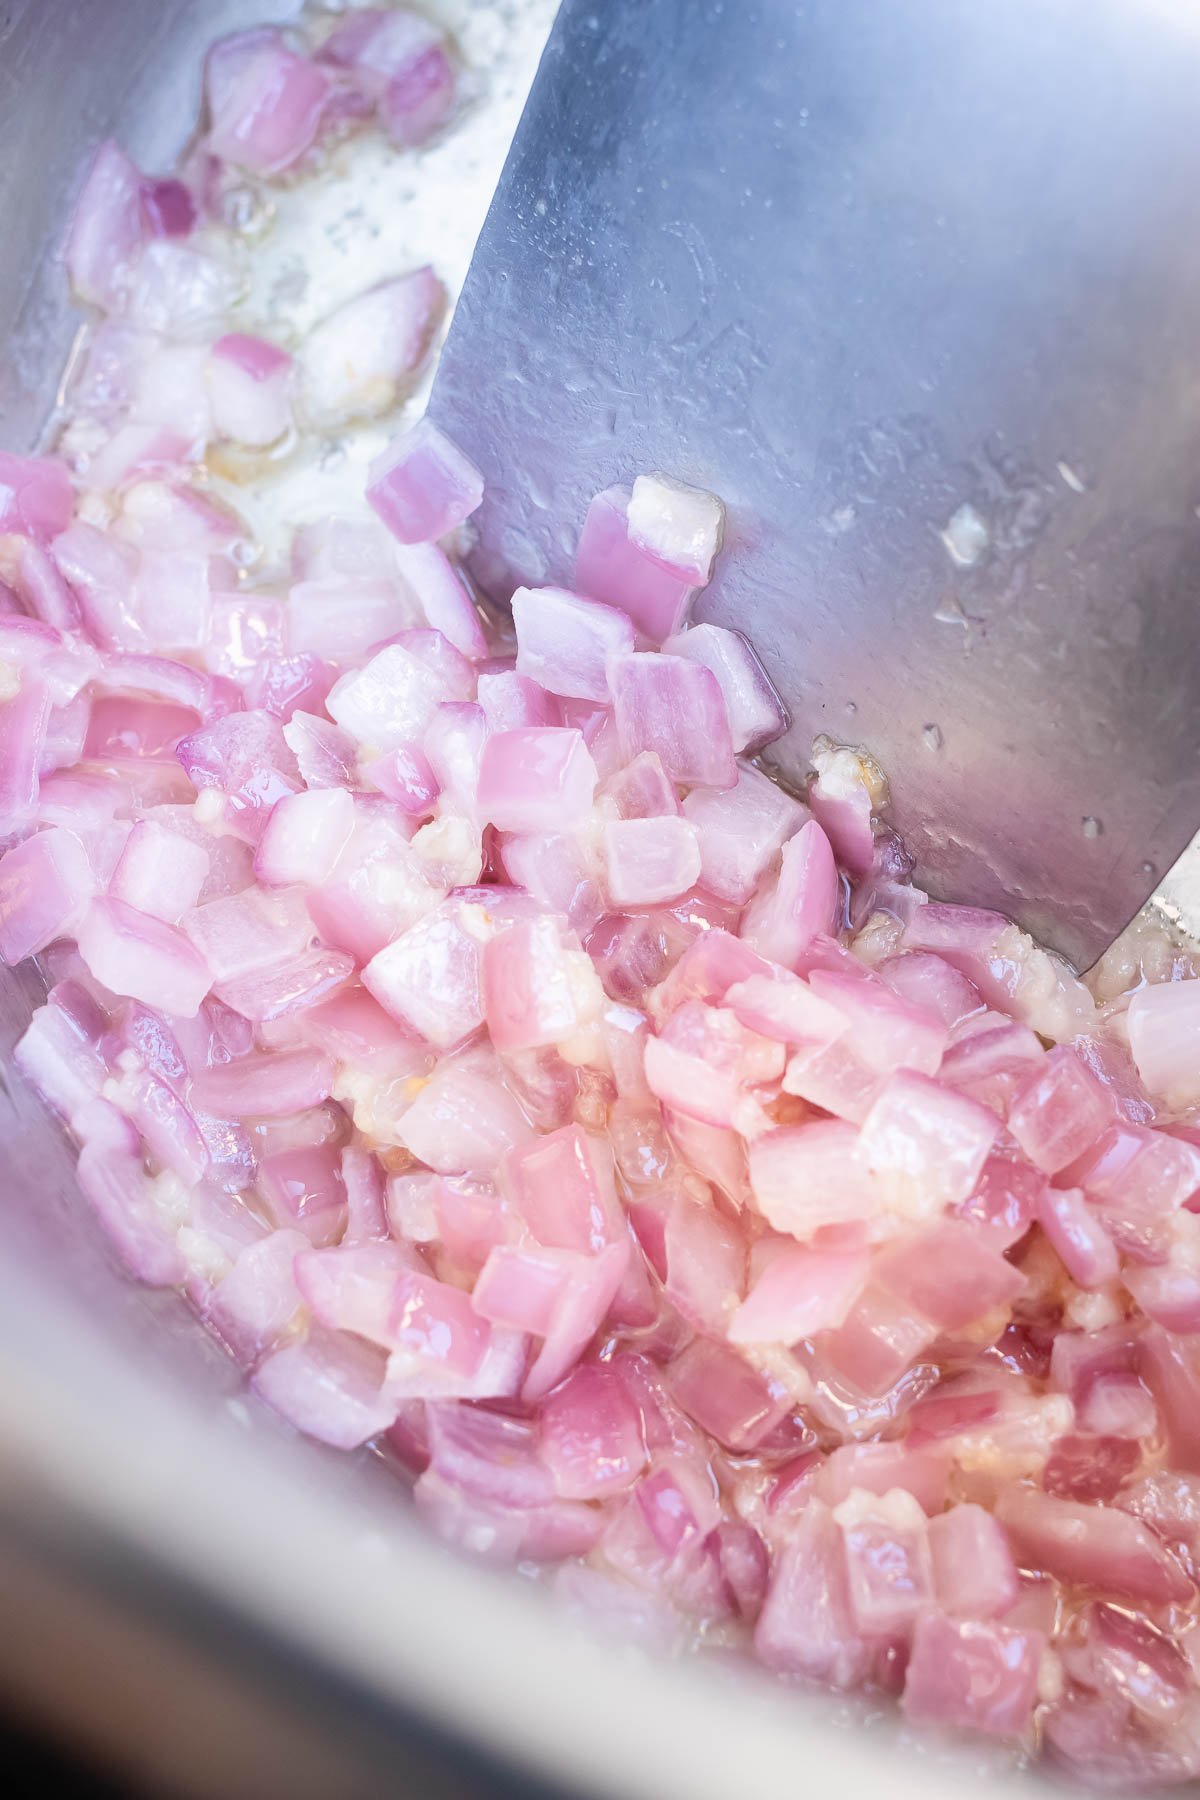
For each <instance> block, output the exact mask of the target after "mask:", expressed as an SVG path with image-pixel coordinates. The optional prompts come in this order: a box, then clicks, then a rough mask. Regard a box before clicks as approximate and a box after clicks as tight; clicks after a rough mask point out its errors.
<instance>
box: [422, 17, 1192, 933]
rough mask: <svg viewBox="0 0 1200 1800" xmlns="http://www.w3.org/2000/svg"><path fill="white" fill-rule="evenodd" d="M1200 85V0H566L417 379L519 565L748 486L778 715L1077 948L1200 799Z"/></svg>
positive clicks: (503, 546) (946, 883)
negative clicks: (855, 768) (859, 760)
mask: <svg viewBox="0 0 1200 1800" xmlns="http://www.w3.org/2000/svg"><path fill="white" fill-rule="evenodd" d="M1198 88H1200V13H1198V11H1197V8H1196V7H1195V6H1193V5H1191V4H1190V3H1188V0H996V3H993V4H988V5H979V4H970V3H969V0H887V4H885V5H881V4H880V3H879V0H736V3H734V0H653V4H646V3H645V0H603V4H597V3H596V0H566V4H565V5H564V6H563V8H562V10H561V12H560V15H559V21H558V24H557V26H556V28H555V32H554V35H553V37H552V39H551V45H550V49H549V51H548V53H547V55H546V57H545V59H544V61H543V64H542V70H541V73H540V76H539V79H538V82H537V85H536V86H535V89H534V92H533V95H532V97H531V101H530V104H529V106H528V107H527V109H526V113H525V116H524V119H523V121H522V125H521V128H520V132H519V134H518V137H517V141H516V144H515V146H514V149H513V151H512V154H511V157H510V160H509V163H508V166H507V169H506V172H505V175H504V178H503V181H502V183H501V187H500V190H499V193H498V195H497V198H496V201H495V202H494V205H493V208H492V212H491V214H490V216H489V219H488V223H487V226H486V228H485V231H484V234H483V237H482V238H481V240H480V244H479V247H478V249H477V252H476V257H475V262H474V264H473V267H472V273H471V277H470V279H469V281H468V284H467V288H466V291H465V293H464V297H463V300H462V302H461V303H460V306H459V310H458V313H457V315H456V320H455V324H454V327H453V330H452V333H451V336H450V340H449V345H448V347H447V350H446V352H445V355H444V358H443V361H442V365H441V370H440V373H439V376H438V380H437V383H436V386H435V391H434V398H433V408H432V409H433V411H434V415H435V417H437V418H438V419H439V420H440V421H441V422H442V423H443V424H444V425H445V426H446V428H447V429H448V430H449V431H450V432H451V433H452V435H453V436H454V437H456V438H457V439H458V441H460V442H461V443H462V444H463V445H464V447H465V448H466V449H467V450H468V451H469V452H470V454H471V455H472V456H473V457H474V458H475V459H476V460H477V461H478V462H479V464H480V466H481V467H482V469H483V471H484V474H485V476H486V478H487V483H488V495H487V500H486V502H485V507H484V511H483V514H482V516H481V531H482V541H481V545H480V549H479V552H478V554H477V568H478V570H479V572H480V575H481V578H482V579H483V580H484V581H485V583H486V584H488V585H490V586H492V587H493V588H495V589H499V590H501V591H502V590H504V588H505V587H506V586H508V587H511V585H512V583H513V582H514V581H515V580H534V581H536V580H546V579H550V580H563V579H566V578H568V577H569V574H570V567H571V552H572V548H573V532H572V531H570V530H566V531H565V530H564V521H566V522H568V525H569V526H577V524H578V522H579V521H580V520H581V519H582V516H583V512H584V509H585V507H586V504H587V501H588V498H589V497H590V495H591V494H593V493H594V492H596V491H597V490H599V489H601V488H604V487H607V486H609V485H611V484H613V483H615V482H620V481H628V480H629V479H630V478H631V477H632V476H633V475H634V474H635V473H637V472H639V471H642V470H647V469H666V470H668V471H670V472H672V473H673V474H675V475H677V476H679V477H680V478H682V479H684V480H686V481H692V482H696V483H698V484H699V485H701V486H704V487H710V488H713V489H715V490H716V491H717V492H719V493H720V494H722V495H723V497H724V498H725V500H726V502H727V504H728V506H729V512H730V520H729V524H730V529H729V532H728V535H727V545H728V551H727V554H726V556H725V559H724V562H723V565H722V568H721V573H720V576H719V578H718V580H717V581H716V582H715V584H714V586H713V587H712V589H711V590H710V591H709V592H708V593H706V594H705V595H704V597H703V600H702V603H701V605H700V608H699V616H701V617H703V618H711V619H714V620H716V621H718V622H721V623H725V624H733V625H739V626H742V627H744V628H745V629H746V630H747V631H748V632H749V633H750V635H751V636H752V638H753V640H754V642H755V644H756V645H757V647H758V648H759V650H760V652H761V653H762V654H763V656H764V658H765V659H766V661H767V663H768V666H769V667H770V669H771V672H772V674H773V675H774V677H775V679H776V680H777V682H778V684H779V686H780V688H781V690H782V691H783V694H784V696H785V698H786V699H787V701H788V703H789V705H790V707H791V708H792V712H793V719H794V724H793V729H792V732H791V734H790V736H789V738H788V739H787V740H786V741H785V742H784V743H783V744H781V745H779V746H777V747H776V748H775V750H774V751H773V752H772V753H771V754H772V756H773V757H776V758H777V759H778V762H779V764H780V766H781V767H782V768H783V769H784V771H785V772H788V773H791V774H796V773H798V772H800V771H802V770H803V768H804V766H805V763H806V758H807V752H808V747H809V745H810V743H811V741H812V738H813V736H814V735H815V734H816V733H818V732H826V733H828V734H829V735H830V736H832V737H833V738H834V739H835V740H837V741H841V742H849V743H853V744H863V745H865V746H866V747H867V749H869V750H870V751H871V752H873V753H874V754H875V755H876V757H877V758H878V759H879V761H880V762H881V763H882V764H883V767H884V769H885V770H886V772H887V774H888V776H889V777H890V780H891V786H892V795H893V817H894V820H895V823H896V824H897V826H898V827H899V829H900V830H901V831H902V833H903V834H904V835H905V837H906V838H907V840H908V842H909V844H910V846H911V848H912V849H913V850H914V851H915V853H916V855H917V858H918V865H919V871H920V878H921V879H922V880H924V881H925V882H926V883H927V884H928V885H929V886H930V887H931V888H932V889H933V891H934V892H935V893H936V894H938V895H939V896H941V897H943V898H947V899H957V900H971V901H975V902H976V903H980V904H986V905H995V906H999V907H1000V908H1002V909H1004V910H1006V911H1011V912H1015V913H1016V915H1017V916H1018V917H1019V918H1020V919H1021V921H1022V922H1023V923H1025V924H1026V925H1028V926H1029V927H1030V928H1031V929H1033V930H1034V931H1035V932H1037V933H1039V934H1040V935H1042V936H1043V937H1045V938H1046V939H1048V940H1049V941H1050V942H1052V943H1054V944H1055V945H1056V946H1057V947H1059V948H1060V949H1062V950H1063V951H1064V952H1066V953H1067V954H1068V955H1069V956H1070V957H1071V958H1072V959H1073V960H1074V961H1075V962H1076V963H1077V964H1078V965H1080V966H1087V965H1088V964H1089V963H1090V962H1091V961H1092V960H1093V958H1094V957H1095V956H1096V955H1098V954H1099V953H1100V951H1101V950H1103V949H1104V948H1105V947H1106V945H1107V944H1108V943H1109V941H1110V940H1111V938H1112V937H1113V936H1114V935H1115V934H1116V932H1117V931H1119V930H1120V929H1121V927H1123V926H1124V925H1125V923H1126V922H1127V920H1128V919H1129V918H1130V917H1131V915H1132V914H1133V913H1134V912H1135V911H1136V909H1137V908H1138V907H1139V906H1140V905H1141V903H1142V902H1143V901H1144V900H1145V899H1146V897H1147V895H1148V894H1149V892H1150V890H1151V889H1152V888H1153V886H1154V885H1155V880H1156V878H1157V876H1159V875H1161V874H1162V873H1163V872H1164V871H1165V870H1166V869H1167V867H1168V866H1169V865H1170V864H1171V862H1172V861H1173V860H1174V858H1175V857H1176V856H1177V855H1178V853H1179V851H1180V850H1181V849H1182V847H1183V846H1184V844H1185V843H1186V841H1187V840H1188V838H1189V837H1190V836H1191V834H1192V832H1193V831H1194V830H1195V829H1196V827H1197V825H1198V824H1200V754H1198V752H1200V702H1198V700H1197V683H1198V678H1200V615H1198V614H1197V592H1198V589H1200V519H1198V517H1197V511H1198V507H1200V405H1198V404H1197V390H1198V386H1200V231H1198V230H1197V215H1198V210H1200V209H1198V204H1197V194H1198V193H1200V139H1198V138H1197V136H1196V133H1195V130H1194V125H1193V112H1194V97H1195V94H1196V92H1197V91H1198ZM964 506H969V507H971V508H973V509H974V513H975V514H976V515H977V517H978V519H979V520H981V521H982V523H983V526H984V528H985V529H986V532H987V537H988V542H987V545H986V547H985V548H982V549H981V550H980V554H979V556H978V559H977V560H976V561H975V562H974V563H973V564H971V565H969V566H963V565H962V564H960V563H959V562H958V561H956V560H955V558H954V557H953V556H952V555H951V554H950V551H949V550H948V548H947V546H946V544H945V543H944V542H943V539H942V536H941V534H942V532H943V531H944V530H945V528H946V527H947V525H948V523H949V522H950V521H951V519H952V518H953V517H954V515H955V514H956V513H958V511H959V509H960V508H962V507H964Z"/></svg>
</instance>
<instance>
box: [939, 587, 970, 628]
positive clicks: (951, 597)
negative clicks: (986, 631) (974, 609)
mask: <svg viewBox="0 0 1200 1800" xmlns="http://www.w3.org/2000/svg"><path fill="white" fill-rule="evenodd" d="M933 616H934V618H935V619H936V620H937V622H938V624H939V625H961V626H962V628H963V630H964V631H968V630H969V629H970V624H969V621H968V619H967V615H966V613H965V612H964V611H963V608H962V601H961V600H960V599H959V597H958V595H957V594H944V595H943V596H942V598H941V599H940V600H939V601H938V603H937V606H936V607H935V608H934V612H933Z"/></svg>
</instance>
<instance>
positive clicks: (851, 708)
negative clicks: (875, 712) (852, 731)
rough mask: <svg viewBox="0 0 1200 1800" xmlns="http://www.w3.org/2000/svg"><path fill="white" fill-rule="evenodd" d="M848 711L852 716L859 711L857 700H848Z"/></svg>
mask: <svg viewBox="0 0 1200 1800" xmlns="http://www.w3.org/2000/svg"><path fill="white" fill-rule="evenodd" d="M846 711H847V712H848V713H849V714H850V717H851V718H853V717H854V715H855V713H856V712H857V711H858V702H857V700H847V702H846Z"/></svg>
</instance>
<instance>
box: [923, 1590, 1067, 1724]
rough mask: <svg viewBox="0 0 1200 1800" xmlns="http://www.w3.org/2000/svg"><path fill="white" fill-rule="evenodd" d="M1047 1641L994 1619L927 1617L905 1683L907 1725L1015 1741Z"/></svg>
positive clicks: (1025, 1719) (1034, 1690)
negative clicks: (954, 1728) (912, 1721)
mask: <svg viewBox="0 0 1200 1800" xmlns="http://www.w3.org/2000/svg"><path fill="white" fill-rule="evenodd" d="M1043 1647H1044V1641H1043V1639H1042V1637H1041V1635H1040V1633H1038V1632H1035V1631H1024V1632H1023V1631H1013V1630H1011V1629H1010V1628H1008V1627H1007V1626H1004V1625H999V1624H996V1623H995V1622H994V1621H988V1622H984V1621H981V1620H969V1621H958V1620H954V1619H947V1618H945V1617H943V1616H942V1615H941V1614H939V1613H932V1612H931V1613H927V1614H926V1615H925V1616H924V1617H923V1618H921V1619H919V1620H918V1621H917V1626H916V1630H915V1632H914V1633H913V1646H912V1653H911V1655H910V1657H909V1661H908V1670H907V1673H906V1675H905V1680H904V1700H903V1705H904V1710H905V1712H906V1713H907V1714H908V1716H909V1718H910V1719H918V1720H921V1721H922V1722H924V1723H927V1724H933V1725H951V1726H957V1727H958V1728H959V1729H961V1730H967V1731H987V1732H993V1733H995V1734H997V1735H999V1736H1015V1735H1016V1734H1017V1733H1018V1732H1021V1731H1023V1730H1024V1729H1025V1727H1026V1725H1027V1724H1028V1722H1029V1718H1030V1715H1031V1713H1032V1711H1033V1707H1034V1702H1035V1701H1036V1699H1037V1684H1038V1670H1039V1667H1040V1665H1041V1657H1042V1650H1043Z"/></svg>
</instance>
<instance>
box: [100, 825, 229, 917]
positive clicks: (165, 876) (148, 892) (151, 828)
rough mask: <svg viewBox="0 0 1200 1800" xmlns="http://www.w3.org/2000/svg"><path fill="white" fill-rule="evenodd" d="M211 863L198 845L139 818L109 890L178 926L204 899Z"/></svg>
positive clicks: (142, 909)
mask: <svg viewBox="0 0 1200 1800" xmlns="http://www.w3.org/2000/svg"><path fill="white" fill-rule="evenodd" d="M209 866H210V865H209V857H208V853H207V851H206V850H204V849H203V848H202V847H201V846H200V845H199V844H196V843H193V842H192V841H191V840H190V839H188V838H185V837H181V836H180V834H179V833H178V832H176V831H169V830H167V829H166V828H165V827H164V826H162V825H158V824H156V823H155V822H154V820H152V819H140V820H138V822H137V823H136V824H135V825H134V827H133V830H132V831H131V832H130V834H129V836H128V838H126V840H125V848H124V849H123V850H122V852H121V855H120V858H119V860H118V862H117V866H116V869H115V870H114V871H113V876H112V879H111V881H110V882H109V884H108V891H109V894H110V895H111V896H112V898H113V899H115V900H123V901H125V902H126V904H127V905H129V906H133V907H136V908H137V909H138V910H139V911H141V912H144V913H151V914H152V915H153V916H154V917H155V918H156V919H163V920H165V921H166V923H167V924H168V925H177V924H178V923H179V921H180V919H181V918H182V917H183V915H184V913H185V912H188V911H190V910H191V908H192V907H194V906H195V904H196V902H197V900H198V899H199V898H200V891H201V889H202V888H203V886H204V882H205V878H206V877H207V875H208V872H209Z"/></svg>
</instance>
